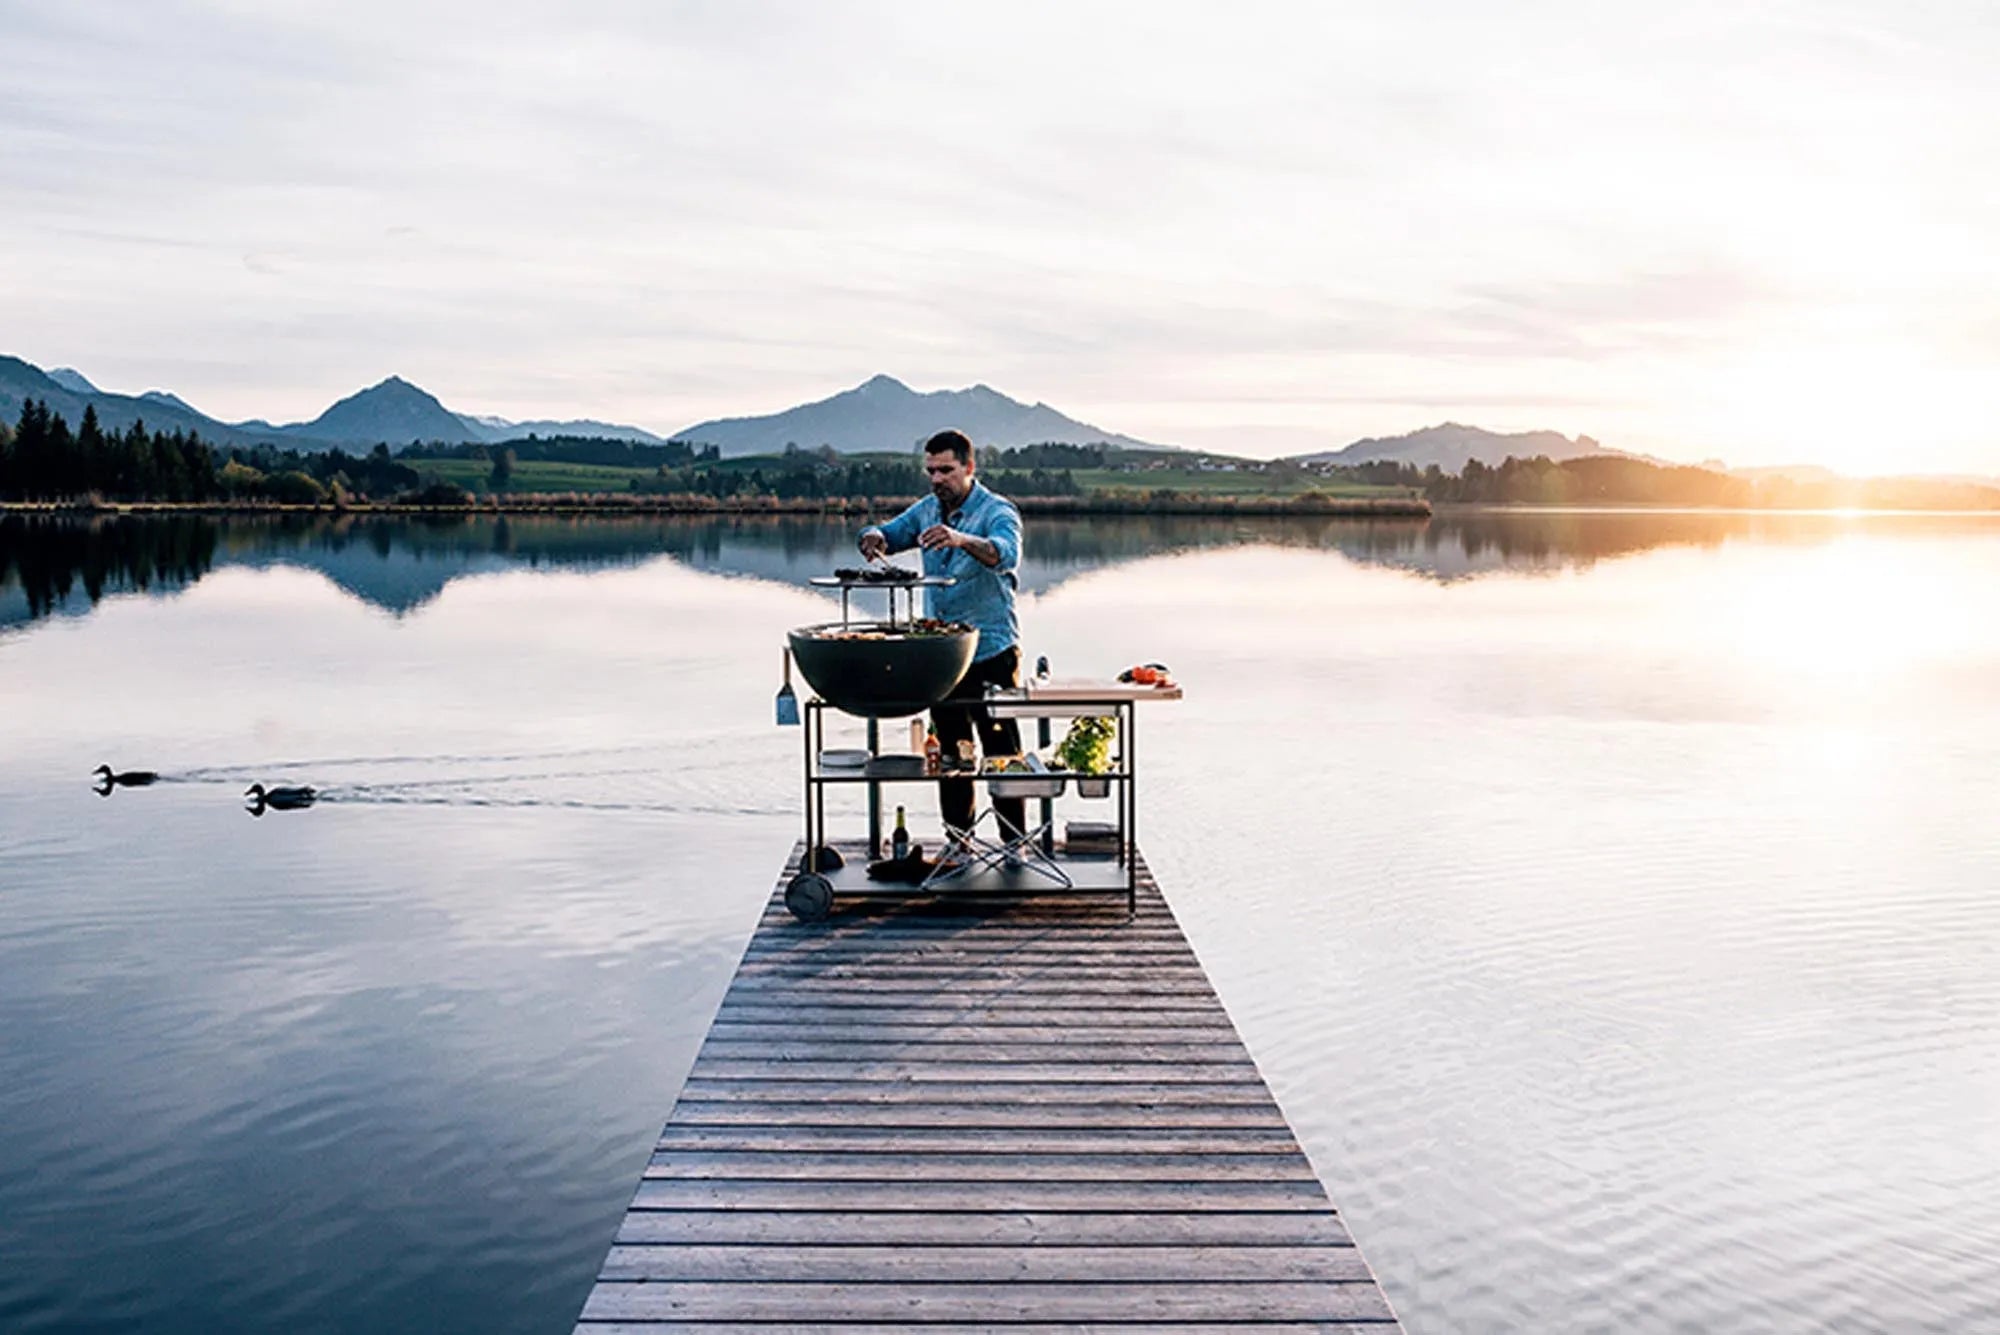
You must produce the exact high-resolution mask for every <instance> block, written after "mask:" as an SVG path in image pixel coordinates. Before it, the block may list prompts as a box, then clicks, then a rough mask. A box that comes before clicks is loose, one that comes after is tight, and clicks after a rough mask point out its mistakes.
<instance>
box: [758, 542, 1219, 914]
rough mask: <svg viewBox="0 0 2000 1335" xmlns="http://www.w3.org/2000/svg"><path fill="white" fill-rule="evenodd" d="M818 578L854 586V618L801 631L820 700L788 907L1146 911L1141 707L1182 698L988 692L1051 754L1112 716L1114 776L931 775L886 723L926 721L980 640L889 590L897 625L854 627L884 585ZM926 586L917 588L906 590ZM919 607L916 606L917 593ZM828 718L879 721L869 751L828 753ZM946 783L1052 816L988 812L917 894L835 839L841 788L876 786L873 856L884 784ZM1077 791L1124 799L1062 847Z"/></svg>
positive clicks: (1127, 690)
mask: <svg viewBox="0 0 2000 1335" xmlns="http://www.w3.org/2000/svg"><path fill="white" fill-rule="evenodd" d="M813 582H814V583H815V584H817V585H820V586H821V587H839V588H840V589H841V593H842V612H843V616H842V619H841V621H839V622H838V623H828V624H827V625H823V626H806V627H801V628H799V629H798V630H795V631H793V632H792V633H791V646H792V652H793V656H794V658H795V659H796V660H797V662H798V665H799V668H800V671H801V673H802V674H803V675H804V677H805V679H806V683H807V684H808V685H809V686H811V687H812V689H813V691H814V692H815V693H816V695H815V696H814V698H811V699H808V700H807V701H806V702H805V710H804V723H805V727H804V728H803V729H802V732H803V733H804V797H805V855H804V857H803V858H802V860H801V864H800V868H799V871H798V874H797V875H795V876H794V877H793V878H792V880H791V882H790V884H789V885H788V886H787V887H786V891H785V903H786V905H787V906H788V907H789V908H790V909H791V911H792V913H793V914H794V915H795V916H796V917H798V918H800V919H801V920H803V921H808V922H811V921H816V920H818V919H820V918H824V917H825V916H826V915H827V914H828V913H830V912H831V911H832V908H833V904H834V901H835V899H836V897H837V896H849V897H863V896H882V895H892V896H907V895H911V894H930V893H951V894H998V895H1020V894H1035V893H1052V892H1063V893H1080V894H1091V893H1104V894H1122V895H1124V896H1125V899H1126V903H1127V906H1128V908H1129V907H1132V906H1134V905H1136V903H1137V896H1138V865H1137V859H1136V857H1135V853H1136V851H1137V846H1138V845H1137V834H1138V782H1137V781H1138V770H1137V766H1136V754H1137V748H1136V740H1137V738H1136V728H1135V723H1136V714H1137V705H1138V703H1139V702H1140V701H1141V700H1178V699H1180V698H1181V691H1180V688H1179V687H1177V686H1135V685H1128V684H1124V683H1119V682H1108V681H1051V680H1048V679H1046V678H1037V679H1036V680H1034V681H1031V682H1029V683H1028V684H1027V685H1025V686H1022V687H1019V688H1016V689H1013V690H988V691H987V693H986V696H985V705H986V708H987V709H988V710H990V711H992V712H993V713H995V714H997V715H1003V716H1009V717H1014V718H1020V719H1036V720H1039V721H1040V729H1039V732H1040V739H1041V743H1042V745H1044V746H1046V745H1047V744H1048V742H1049V738H1050V731H1049V728H1050V724H1051V723H1052V722H1056V723H1059V722H1062V721H1064V720H1069V721H1075V720H1078V719H1097V720H1104V724H1103V725H1101V726H1105V727H1108V730H1109V731H1108V738H1107V743H1108V744H1107V746H1106V748H1105V751H1106V753H1107V754H1108V755H1109V757H1110V766H1109V769H1108V770H1107V771H1106V772H1103V773H1098V774H1085V773H1080V772H1074V771H1066V770H1061V769H1047V768H1043V769H1040V770H1035V769H1012V770H1008V771H996V770H994V769H991V768H988V767H985V766H982V767H981V768H979V769H978V770H959V769H952V770H947V771H944V772H942V773H938V774H931V773H926V771H925V767H924V758H923V757H922V756H920V755H913V754H910V753H908V752H905V751H903V750H901V749H900V748H896V749H892V750H888V751H885V750H884V749H883V747H882V744H881V731H880V720H881V719H883V718H897V717H902V716H906V715H911V714H917V713H920V712H922V711H923V710H926V709H928V708H929V707H930V706H931V705H933V704H935V703H937V702H938V701H939V700H942V699H944V698H945V696H947V695H948V694H949V693H950V692H951V689H952V687H954V686H955V685H957V684H958V681H959V680H960V678H961V677H963V676H964V673H965V670H966V668H967V667H968V666H969V665H970V663H971V656H972V649H973V645H974V643H975V642H976V638H977V637H976V635H975V634H974V633H973V632H972V631H970V630H966V629H964V628H958V627H950V626H942V627H941V626H938V625H937V624H936V623H924V622H922V621H920V620H919V619H917V618H915V617H914V616H913V615H907V614H906V615H905V616H904V617H902V618H900V619H899V618H898V617H897V614H896V609H895V602H896V594H895V593H894V592H892V593H891V594H890V604H891V605H890V612H889V619H888V620H886V621H882V622H872V621H855V620H853V619H852V617H851V615H849V614H848V612H849V602H848V595H849V594H851V592H852V590H853V589H855V588H860V587H870V586H874V587H879V584H877V582H875V581H867V582H863V581H859V580H853V579H848V578H846V577H844V576H835V577H833V578H831V579H816V580H814V581H813ZM928 582H930V583H936V584H943V583H946V582H948V581H944V580H936V581H928ZM922 584H923V582H920V581H916V580H911V581H908V582H907V583H906V584H903V585H899V586H897V587H898V588H905V589H907V588H914V587H922ZM908 598H909V602H910V604H911V605H912V606H913V604H914V599H915V595H914V593H909V594H908ZM828 711H833V712H835V713H844V714H849V715H856V716H859V717H862V718H865V719H867V721H868V728H867V746H866V747H865V749H853V748H839V747H829V746H828V745H827V717H826V716H827V713H828ZM940 778H959V779H968V780H971V781H972V782H974V783H976V784H979V785H980V786H982V787H983V788H985V789H986V790H987V793H988V795H989V797H990V796H994V795H998V796H1005V797H1020V798H1026V799H1030V800H1031V801H1035V802H1037V803H1038V808H1039V819H1038V820H1037V819H1035V818H1034V817H1030V818H1029V820H1028V821H1027V822H1026V824H1027V825H1028V826H1029V828H1028V829H1027V830H1025V831H1010V830H1003V829H1001V828H1000V825H999V821H998V819H997V817H995V816H994V815H993V813H992V811H991V809H990V804H988V809H987V810H986V811H984V812H982V813H981V814H980V816H979V818H978V819H977V820H976V821H975V822H974V828H973V830H972V831H970V832H968V837H967V838H966V840H965V841H964V843H963V844H962V845H960V846H958V847H956V848H955V849H954V850H953V852H954V854H955V857H954V860H953V861H952V862H951V863H949V864H943V865H940V866H939V867H938V868H936V869H934V870H932V871H931V872H930V873H929V874H928V875H927V876H925V877H924V878H923V879H922V880H921V881H920V882H917V883H915V884H911V883H909V882H903V883H888V882H882V881H876V880H872V879H870V878H869V876H868V874H867V869H866V867H865V866H857V865H851V864H850V863H849V861H848V859H847V858H845V857H843V856H842V855H841V852H840V850H839V849H838V848H837V847H836V846H835V845H834V843H833V841H832V840H830V839H829V838H828V835H827V811H826V808H827V800H828V797H829V794H830V793H831V792H837V791H838V790H840V789H843V788H846V789H852V788H853V787H855V786H861V787H864V788H865V789H866V791H867V797H868V836H867V842H866V844H865V848H866V851H867V856H868V857H871V858H872V857H875V856H876V855H877V854H878V853H879V852H880V850H881V848H882V820H881V815H882V800H881V790H882V788H883V787H884V786H892V787H893V786H910V785H917V786H923V785H934V784H936V783H937V782H938V780H939V779H940ZM1072 786H1074V788H1075V789H1076V790H1077V794H1078V796H1080V797H1085V798H1104V799H1115V801H1112V802H1111V806H1110V810H1109V811H1107V812H1106V813H1105V814H1106V816H1108V817H1109V819H1106V820H1100V821H1098V822H1092V823H1090V828H1089V830H1088V831H1087V832H1086V829H1085V823H1084V822H1073V823H1072V824H1071V826H1070V837H1069V838H1068V839H1067V840H1064V841H1061V843H1060V844H1059V843H1058V841H1057V839H1056V836H1055V820H1054V811H1055V799H1056V798H1058V797H1061V796H1063V795H1064V793H1065V792H1066V791H1068V790H1069V789H1070V788H1071V787H1072ZM989 821H991V825H990V827H989V825H988V822H989ZM849 848H850V850H851V849H852V845H851V844H850V845H849Z"/></svg>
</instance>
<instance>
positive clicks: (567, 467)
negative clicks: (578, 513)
mask: <svg viewBox="0 0 2000 1335" xmlns="http://www.w3.org/2000/svg"><path fill="white" fill-rule="evenodd" d="M405 462H407V463H408V464H409V465H410V467H412V468H414V469H416V470H417V471H418V472H420V473H436V474H437V475H438V476H439V477H441V478H443V479H444V480H445V481H447V482H451V483H455V484H457V485H458V486H461V487H464V488H465V489H466V490H467V491H472V492H477V493H479V494H480V495H484V494H486V493H487V492H488V491H490V490H491V488H490V487H489V486H488V485H487V479H488V478H490V477H491V476H492V475H493V466H492V465H491V464H488V463H482V462H480V461H479V460H477V459H410V460H406V461H405ZM652 475H653V470H652V469H650V468H620V467H617V466H614V465H611V464H562V463H544V462H541V461H539V460H537V461H533V462H528V463H518V464H515V465H514V479H513V481H511V482H509V483H508V484H507V490H508V491H527V492H533V491H630V490H631V489H632V479H633V478H635V477H651V476H652Z"/></svg>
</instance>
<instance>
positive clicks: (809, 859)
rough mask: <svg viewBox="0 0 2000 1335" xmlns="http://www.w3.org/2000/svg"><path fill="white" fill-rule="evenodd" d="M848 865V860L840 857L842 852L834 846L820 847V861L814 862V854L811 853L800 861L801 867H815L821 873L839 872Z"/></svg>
mask: <svg viewBox="0 0 2000 1335" xmlns="http://www.w3.org/2000/svg"><path fill="white" fill-rule="evenodd" d="M846 865H847V859H846V858H844V857H842V856H840V850H839V849H837V848H835V847H834V846H833V845H832V844H821V845H820V846H819V857H818V861H814V858H813V854H811V853H807V854H806V856H804V857H802V858H800V859H799V866H801V867H813V868H816V869H817V870H819V871H838V870H840V868H842V867H845V866H846Z"/></svg>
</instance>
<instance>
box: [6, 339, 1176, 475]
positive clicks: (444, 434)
mask: <svg viewBox="0 0 2000 1335" xmlns="http://www.w3.org/2000/svg"><path fill="white" fill-rule="evenodd" d="M30 398H33V399H41V400H44V401H46V402H47V403H48V405H49V407H50V408H51V409H53V410H54V411H56V412H58V413H61V414H62V415H63V416H64V417H65V418H66V419H68V420H69V421H70V422H72V423H74V422H76V421H77V420H79V419H80V418H81V417H82V416H83V410H84V408H85V407H86V406H92V407H95V408H96V409H97V417H98V420H99V421H100V422H102V423H103V424H104V426H105V427H106V428H107V429H110V430H123V429H124V428H125V427H127V426H129V425H131V423H132V422H134V421H136V420H140V419H144V421H145V422H146V424H147V425H148V426H150V427H153V428H155V429H164V430H175V429H179V430H184V431H193V432H198V433H200V435H201V436H202V437H203V438H204V439H207V440H209V441H212V442H214V443H216V444H218V445H255V444H259V443H261V442H266V441H269V442H272V443H275V444H279V445H287V446H292V447H294V448H299V449H325V448H328V447H331V446H335V445H339V446H343V447H348V448H354V447H361V448H366V447H370V446H373V445H375V444H377V443H378V442H387V443H389V444H390V445H397V446H400V445H406V444H409V443H410V442H412V441H422V442H424V443H426V444H435V443H445V444H464V443H473V444H493V443H497V442H499V441H505V440H519V439H521V438H523V437H525V436H529V435H536V436H543V437H547V436H595V437H601V438H610V439H614V440H629V441H635V442H638V443H641V444H650V445H658V444H664V443H665V442H666V441H667V440H670V439H671V440H682V441H688V442H691V443H694V444H698V445H714V446H717V447H718V448H719V449H720V450H721V451H722V453H723V455H724V456H725V457H734V456H738V455H745V454H772V453H777V452H780V451H782V450H783V449H784V448H785V447H786V446H787V445H793V444H796V445H798V446H800V447H801V448H803V449H817V448H818V447H820V446H822V445H831V446H832V447H833V448H834V449H836V450H840V451H842V452H843V453H856V452H860V451H870V450H896V451H901V450H905V449H909V448H911V447H912V446H914V445H915V444H916V443H917V442H920V441H922V440H924V439H926V438H928V437H929V436H931V435H932V434H934V433H935V432H938V431H941V430H943V429H945V428H946V427H954V426H955V427H957V428H958V429H960V430H962V431H964V432H965V433H966V434H968V435H970V436H971V437H972V438H973V439H974V440H976V441H978V442H979V443H980V444H981V445H1001V446H1014V445H1035V444H1043V443H1047V442H1064V443H1068V444H1074V445H1092V444H1099V443H1102V444H1107V445H1116V446H1122V447H1125V448H1128V449H1155V450H1157V449H1172V448H1173V447H1172V446H1166V445H1153V444H1149V443H1148V442H1146V441H1142V440H1137V439H1135V438H1133V437H1131V436H1125V435H1120V434H1119V433H1118V432H1115V431H1106V430H1105V429H1104V428H1102V427H1097V426H1092V425H1090V424H1089V423H1087V422H1079V421H1076V420H1075V419H1074V418H1071V417H1067V416H1065V415H1064V414H1062V413H1060V412H1058V411H1057V410H1056V409H1054V408H1051V407H1050V406H1049V405H1048V404H1046V403H1034V404H1027V403H1022V402H1020V401H1018V400H1016V399H1011V398H1009V397H1007V396H1006V395H1005V394H1002V393H1000V392H999V391H998V390H995V389H992V388H990V387H989V386H986V385H974V386H973V387H972V388H970V389H960V390H938V391H935V392H933V393H927V394H926V393H919V392H917V391H916V390H913V389H911V388H910V387H909V386H908V385H905V384H904V383H903V382H902V381H900V380H897V379H895V378H893V377H891V376H886V375H878V376H875V377H873V378H872V379H870V380H867V381H864V382H863V383H861V384H859V385H856V386H855V387H854V388H853V389H850V390H845V391H843V392H841V393H839V394H835V395H833V396H832V397H830V398H825V399H821V400H819V401H817V402H814V403H805V404H800V405H799V406H797V407H795V408H788V409H786V410H784V411H783V412H778V413H771V414H769V415H766V416H762V417H729V418H719V419H716V420H714V421H708V422H697V423H695V424H694V425H693V426H690V427H687V428H685V429H683V430H680V431H676V432H674V433H673V435H672V436H670V437H669V436H657V435H654V434H653V433H652V432H650V431H646V430H643V429H641V428H639V427H635V426H623V425H620V424H618V423H614V422H599V421H593V420H588V419H584V420H576V421H527V422H516V421H511V420H509V419H507V418H504V417H493V416H486V415H481V414H477V413H461V412H454V411H453V410H451V409H450V408H447V407H445V406H444V404H442V403H440V402H439V401H438V399H437V398H436V396H435V395H433V394H431V393H429V392H428V391H426V390H424V389H423V388H421V387H419V386H417V385H413V384H411V383H410V382H409V381H407V380H405V379H403V378H402V377H401V376H393V375H392V376H390V377H389V378H388V379H386V380H384V381H382V382H380V383H379V384H375V385H371V386H369V387H368V388H367V389H364V390H360V391H358V392H357V393H354V394H350V395H348V396H347V397H346V398H344V399H341V400H340V401H339V402H337V403H335V404H333V405H332V406H330V407H328V408H327V410H326V411H325V412H323V413H321V414H320V415H319V416H317V417H315V418H313V419H312V420H311V421H309V422H291V423H285V424H282V425H280V424H277V423H272V422H268V421H265V420H263V419H262V418H252V419H250V420H249V421H244V422H224V421H221V420H219V419H217V418H213V417H210V416H208V415H207V414H205V413H202V412H200V411H199V410H197V409H195V408H194V407H193V406H192V405H190V404H188V403H187V402H186V401H185V400H183V399H181V398H180V397H179V396H177V395H175V394H172V393H169V392H167V391H165V390H158V389H149V390H147V391H146V392H145V393H143V394H137V395H127V394H113V393H109V392H107V391H105V390H103V389H100V388H98V387H97V386H96V385H95V384H93V383H91V381H90V380H89V379H88V378H87V377H85V376H84V375H83V373H82V372H80V371H77V370H75V369H73V368H71V367H67V366H61V367H57V368H56V369H54V370H52V371H43V370H42V369H41V368H40V367H37V366H35V365H33V364H32V363H29V362H25V361H22V360H21V359H20V358H18V357H6V356H0V417H4V419H5V420H9V421H11V420H12V419H14V418H15V417H18V416H19V415H20V411H21V403H22V401H23V400H24V399H30Z"/></svg>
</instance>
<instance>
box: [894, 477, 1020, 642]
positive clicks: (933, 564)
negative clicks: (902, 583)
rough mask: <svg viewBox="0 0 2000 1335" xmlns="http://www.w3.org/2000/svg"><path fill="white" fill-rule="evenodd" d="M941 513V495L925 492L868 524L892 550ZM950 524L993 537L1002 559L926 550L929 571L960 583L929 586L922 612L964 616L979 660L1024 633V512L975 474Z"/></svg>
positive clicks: (902, 547)
mask: <svg viewBox="0 0 2000 1335" xmlns="http://www.w3.org/2000/svg"><path fill="white" fill-rule="evenodd" d="M942 514H943V509H942V507H941V506H939V504H938V498H937V497H936V496H935V495H927V496H925V497H924V498H923V499H922V500H919V501H918V502H917V503H916V504H914V505H912V506H911V507H910V508H909V509H907V510H905V511H903V513H901V514H899V515H897V516H896V517H895V518H894V519H891V520H890V521H889V522H888V523H886V524H876V525H871V526H870V527H872V528H874V529H875V531H877V532H879V533H880V534H881V535H882V537H883V538H884V540H886V541H887V542H888V544H889V550H890V551H891V552H906V551H908V550H910V548H912V547H914V546H916V545H917V535H918V534H919V533H922V532H923V531H924V530H925V529H927V528H929V527H930V526H931V525H933V524H936V523H938V522H940V520H941V517H942ZM951 526H952V527H953V528H955V529H957V530H958V531H959V532H960V533H970V534H971V535H972V536H973V537H975V538H984V539H986V540H987V541H988V542H990V543H992V544H993V546H994V548H995V549H996V550H997V551H998V552H999V553H1000V564H999V565H997V566H988V565H982V564H981V563H980V561H979V559H978V558H977V557H975V556H973V555H972V553H970V552H962V551H960V550H959V549H958V548H956V547H947V548H943V549H941V550H938V551H934V552H925V553H924V573H925V574H926V575H942V576H945V577H947V578H950V579H955V580H957V581H958V583H956V584H953V585H952V586H950V587H949V588H943V589H925V590H924V613H925V615H927V616H934V617H937V618H939V619H941V620H944V621H963V622H964V623H965V624H966V625H968V626H971V627H972V628H973V629H974V630H977V631H978V632H979V647H978V648H976V649H974V650H973V651H972V657H973V661H974V662H978V661H980V660H982V659H987V658H991V657H993V655H995V654H998V653H1004V652H1006V651H1007V650H1008V649H1011V648H1012V647H1013V646H1014V645H1015V644H1016V643H1018V642H1019V641H1020V638H1021V631H1020V623H1019V622H1018V621H1017V620H1016V619H1015V616H1014V590H1015V589H1017V588H1019V587H1020V583H1021V581H1020V579H1019V577H1018V576H1017V575H1016V573H1015V572H1016V571H1017V570H1019V568H1020V565H1021V512H1020V511H1019V510H1017V509H1015V508H1014V502H1012V501H1010V500H1008V499H1007V498H1006V497H1005V496H1002V495H1000V494H998V493H997V492H991V491H988V490H987V489H986V488H985V486H984V485H983V484H981V483H980V482H979V481H978V480H977V479H975V480H974V481H973V484H972V491H971V492H970V493H969V494H968V495H967V496H966V498H965V503H964V504H963V505H961V506H959V507H958V513H957V514H955V515H953V516H952V519H951ZM867 531H868V530H867V529H863V530H862V532H864V533H865V532H867Z"/></svg>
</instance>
